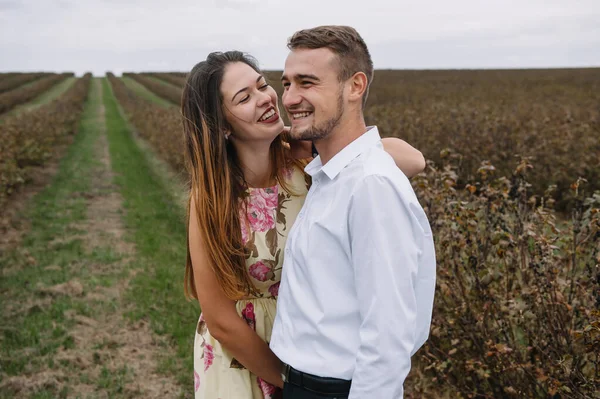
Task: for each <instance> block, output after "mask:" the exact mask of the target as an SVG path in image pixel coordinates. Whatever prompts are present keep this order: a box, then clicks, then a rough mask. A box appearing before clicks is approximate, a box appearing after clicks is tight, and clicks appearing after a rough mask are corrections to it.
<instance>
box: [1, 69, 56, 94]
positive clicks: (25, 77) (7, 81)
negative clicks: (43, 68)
mask: <svg viewBox="0 0 600 399" xmlns="http://www.w3.org/2000/svg"><path fill="white" fill-rule="evenodd" d="M48 75H50V74H49V73H43V72H38V73H7V74H3V75H2V79H1V80H0V93H4V92H6V91H9V90H13V89H16V88H17V87H19V86H21V85H24V84H25V83H29V82H33V81H34V80H37V79H39V78H41V77H44V76H48Z"/></svg>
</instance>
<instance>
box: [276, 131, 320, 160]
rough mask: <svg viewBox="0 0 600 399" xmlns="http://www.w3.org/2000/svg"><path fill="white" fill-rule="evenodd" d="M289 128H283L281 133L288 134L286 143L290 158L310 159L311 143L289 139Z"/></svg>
mask: <svg viewBox="0 0 600 399" xmlns="http://www.w3.org/2000/svg"><path fill="white" fill-rule="evenodd" d="M290 129H291V128H290V127H289V126H284V127H283V131H282V132H281V133H287V134H288V142H289V144H290V150H291V152H292V158H294V159H306V158H312V156H313V154H312V141H310V140H294V139H292V138H291V137H289V133H290Z"/></svg>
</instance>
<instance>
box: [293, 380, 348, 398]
mask: <svg viewBox="0 0 600 399" xmlns="http://www.w3.org/2000/svg"><path fill="white" fill-rule="evenodd" d="M347 398H348V394H345V395H339V394H338V395H334V394H323V393H317V392H312V391H309V390H307V389H305V388H301V387H299V386H297V385H294V384H290V383H289V382H286V383H285V385H284V386H283V399H347Z"/></svg>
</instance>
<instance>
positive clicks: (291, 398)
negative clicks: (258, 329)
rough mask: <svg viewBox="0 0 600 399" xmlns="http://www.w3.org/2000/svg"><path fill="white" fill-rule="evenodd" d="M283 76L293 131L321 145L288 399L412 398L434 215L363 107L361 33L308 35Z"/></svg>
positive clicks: (431, 270) (285, 344)
mask: <svg viewBox="0 0 600 399" xmlns="http://www.w3.org/2000/svg"><path fill="white" fill-rule="evenodd" d="M288 48H289V49H290V50H291V51H290V53H289V55H288V57H287V60H286V63H285V70H284V73H283V76H282V82H283V86H284V88H285V92H284V94H283V104H284V106H285V108H286V110H287V112H288V114H289V116H290V120H291V135H292V137H293V138H295V139H302V140H313V141H314V144H315V146H316V149H317V150H318V153H319V156H318V157H316V158H315V159H314V160H313V161H312V162H311V163H310V164H309V165H308V166H307V167H306V169H305V170H306V172H307V173H308V174H309V175H310V176H312V186H311V189H310V191H309V193H308V195H307V198H306V201H305V204H304V207H303V209H302V211H301V212H300V213H299V215H298V217H297V219H296V222H295V224H294V227H293V228H292V230H291V231H290V234H289V237H288V241H287V249H286V253H285V260H284V267H283V275H282V281H281V288H280V291H279V298H278V309H277V317H276V320H275V325H274V328H273V335H272V338H271V344H270V346H271V348H272V350H273V351H274V352H275V354H276V355H277V356H278V357H279V358H280V359H281V360H282V362H284V372H283V374H284V381H285V382H286V383H285V388H284V398H286V399H295V398H322V397H337V398H348V397H349V398H351V399H359V398H361V399H362V398H365V399H366V398H369V399H370V398H378V399H392V398H401V397H402V396H403V382H404V379H405V378H406V376H407V374H408V372H409V370H410V357H411V356H412V355H413V354H414V353H415V351H416V350H417V349H418V348H419V347H420V346H421V345H422V344H423V343H424V342H425V341H426V339H427V337H428V334H429V327H430V323H431V312H432V307H433V294H434V289H435V253H434V246H433V239H432V236H431V229H430V227H429V223H428V221H427V217H426V215H425V213H424V211H423V209H422V208H421V206H420V205H419V203H418V201H417V198H416V197H415V194H414V191H413V190H412V187H411V185H410V183H409V181H408V179H407V178H406V176H404V175H403V174H402V172H401V171H400V170H399V169H398V168H396V167H395V166H394V161H393V160H392V158H391V157H390V156H389V155H388V154H387V153H385V152H384V151H383V148H382V145H381V142H380V136H379V133H378V131H377V128H376V127H371V128H367V126H366V124H365V121H364V116H363V107H364V105H365V102H366V99H367V94H368V91H369V84H370V83H371V80H372V78H373V63H372V61H371V57H370V54H369V51H368V49H367V46H366V44H365V43H364V41H363V40H362V38H361V37H360V35H359V34H358V33H357V32H356V31H355V30H354V29H353V28H350V27H343V26H322V27H317V28H314V29H308V30H302V31H299V32H296V33H295V34H294V36H292V38H291V39H290V40H289V42H288Z"/></svg>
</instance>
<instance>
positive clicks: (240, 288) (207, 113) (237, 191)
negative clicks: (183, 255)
mask: <svg viewBox="0 0 600 399" xmlns="http://www.w3.org/2000/svg"><path fill="white" fill-rule="evenodd" d="M234 62H243V63H245V64H247V65H249V66H250V67H252V68H253V69H254V70H255V71H256V72H258V73H260V70H259V69H258V66H257V65H256V62H255V60H254V59H253V58H251V57H250V56H248V55H247V54H244V53H242V52H239V51H228V52H225V53H221V52H217V53H211V54H209V56H208V57H207V59H206V61H202V62H200V63H198V64H197V65H196V66H195V67H194V68H193V69H192V71H191V72H190V73H189V75H188V77H187V82H186V84H185V87H184V90H183V94H182V99H181V113H182V115H183V131H184V142H185V148H184V152H185V164H186V168H187V170H188V173H189V176H190V197H189V200H188V212H187V226H188V227H189V223H190V206H191V204H192V199H194V203H195V207H196V209H195V210H196V214H197V215H198V220H197V223H198V226H199V227H200V232H201V234H202V238H203V239H204V244H205V245H204V247H205V248H206V250H207V251H208V256H209V259H210V262H211V267H212V269H213V271H214V273H215V275H216V277H217V280H218V282H219V284H220V285H221V288H222V289H223V291H224V292H225V294H226V295H227V296H228V297H229V298H231V299H240V298H243V297H245V296H249V295H252V294H255V293H256V288H255V287H254V284H253V283H252V281H251V280H250V276H249V275H248V272H247V269H246V263H245V260H246V253H245V250H244V244H243V242H242V234H241V223H240V219H239V215H240V212H239V207H240V206H243V204H244V202H243V198H242V197H243V194H244V192H245V190H246V188H247V186H246V184H245V180H244V174H243V170H242V167H241V165H240V162H239V160H238V157H237V154H236V152H235V148H234V146H233V145H232V143H231V142H230V140H227V139H226V138H225V134H226V132H228V131H230V125H229V123H228V122H227V120H226V118H225V114H224V112H223V102H222V96H221V92H220V87H221V82H222V80H223V75H224V72H225V67H226V66H227V65H228V64H230V63H234ZM285 141H286V140H285V137H284V136H283V135H279V136H278V137H277V138H276V139H275V140H274V141H273V143H272V144H271V149H270V156H271V165H273V172H272V178H275V179H276V180H277V181H278V182H279V184H280V185H281V186H282V187H283V188H284V189H285V190H286V191H289V190H288V188H287V186H286V184H285V180H284V178H283V170H284V168H285V167H288V166H291V165H290V163H295V162H292V161H291V159H290V156H289V150H288V149H287V146H286V145H285ZM184 290H185V295H186V297H188V298H196V299H197V298H198V294H197V291H196V285H195V283H194V270H193V268H192V259H191V255H190V242H189V229H188V242H187V261H186V267H185V285H184Z"/></svg>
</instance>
